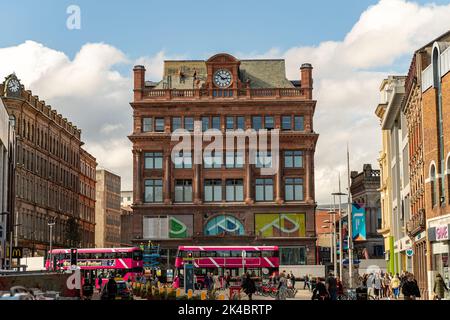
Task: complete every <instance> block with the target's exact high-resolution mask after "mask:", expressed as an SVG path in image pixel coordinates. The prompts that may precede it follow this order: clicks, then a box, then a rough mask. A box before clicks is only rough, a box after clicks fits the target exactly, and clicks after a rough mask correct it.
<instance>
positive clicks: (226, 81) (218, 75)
mask: <svg viewBox="0 0 450 320" xmlns="http://www.w3.org/2000/svg"><path fill="white" fill-rule="evenodd" d="M232 79H233V77H232V76H231V72H230V71H228V70H225V69H220V70H217V71H216V72H215V73H214V77H213V80H214V84H215V85H216V86H218V87H220V88H227V87H229V86H230V85H231V81H232Z"/></svg>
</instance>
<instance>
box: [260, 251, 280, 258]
mask: <svg viewBox="0 0 450 320" xmlns="http://www.w3.org/2000/svg"><path fill="white" fill-rule="evenodd" d="M275 252H276V253H277V255H275ZM261 253H262V256H263V257H265V258H270V257H277V256H278V251H270V250H264V251H261Z"/></svg>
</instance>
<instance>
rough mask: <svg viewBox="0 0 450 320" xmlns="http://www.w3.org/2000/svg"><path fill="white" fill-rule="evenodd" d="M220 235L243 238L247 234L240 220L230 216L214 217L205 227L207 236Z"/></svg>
mask: <svg viewBox="0 0 450 320" xmlns="http://www.w3.org/2000/svg"><path fill="white" fill-rule="evenodd" d="M220 234H233V235H238V236H242V235H244V234H245V231H244V225H243V224H242V222H241V221H239V219H237V218H235V217H233V216H230V215H220V216H217V217H214V218H212V219H211V220H209V221H208V222H207V224H206V226H205V235H209V236H215V235H220Z"/></svg>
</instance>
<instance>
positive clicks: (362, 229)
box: [352, 203, 367, 241]
mask: <svg viewBox="0 0 450 320" xmlns="http://www.w3.org/2000/svg"><path fill="white" fill-rule="evenodd" d="M352 239H353V241H364V240H367V236H366V210H365V208H364V207H362V206H360V205H358V204H357V203H354V204H352Z"/></svg>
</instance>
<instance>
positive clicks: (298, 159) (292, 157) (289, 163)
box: [284, 150, 303, 168]
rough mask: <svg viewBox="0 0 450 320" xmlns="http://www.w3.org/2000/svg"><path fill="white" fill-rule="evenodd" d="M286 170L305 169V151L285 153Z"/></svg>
mask: <svg viewBox="0 0 450 320" xmlns="http://www.w3.org/2000/svg"><path fill="white" fill-rule="evenodd" d="M284 167H285V168H303V151H300V150H295V151H285V152H284Z"/></svg>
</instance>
